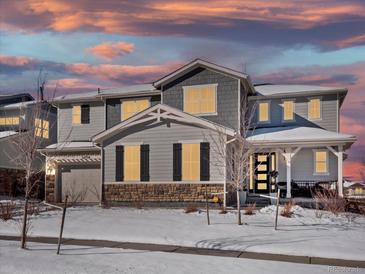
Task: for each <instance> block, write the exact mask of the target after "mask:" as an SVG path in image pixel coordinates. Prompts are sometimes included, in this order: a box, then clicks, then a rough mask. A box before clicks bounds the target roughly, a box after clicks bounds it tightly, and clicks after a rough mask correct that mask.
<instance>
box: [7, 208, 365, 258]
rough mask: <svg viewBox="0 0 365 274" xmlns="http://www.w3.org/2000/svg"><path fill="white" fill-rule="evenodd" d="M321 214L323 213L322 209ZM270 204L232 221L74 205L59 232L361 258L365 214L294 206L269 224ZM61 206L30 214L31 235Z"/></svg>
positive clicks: (50, 223)
mask: <svg viewBox="0 0 365 274" xmlns="http://www.w3.org/2000/svg"><path fill="white" fill-rule="evenodd" d="M322 213H323V212H322ZM274 217H275V212H274V207H273V206H271V207H267V208H264V209H262V210H261V211H260V212H258V213H257V214H256V215H253V216H246V215H243V221H244V222H245V223H246V224H245V225H242V226H238V225H236V214H235V213H234V212H230V213H228V214H219V211H216V210H212V211H211V223H212V224H211V225H210V226H208V225H207V224H206V214H205V212H201V213H198V212H197V213H190V214H186V213H184V210H183V209H135V208H123V207H115V208H110V209H102V208H100V207H97V206H95V207H75V208H70V209H68V211H67V216H66V221H65V229H64V237H69V238H80V239H101V240H114V241H127V242H140V243H157V244H174V245H182V246H197V247H205V248H217V249H227V250H241V251H243V250H246V251H254V252H266V253H277V254H289V255H305V256H312V257H327V258H341V259H351V260H365V217H363V216H359V215H357V217H356V218H355V219H353V220H349V219H348V218H346V217H345V216H339V217H336V216H334V215H332V214H329V213H326V212H324V213H323V215H322V216H321V218H318V217H316V215H315V211H314V210H309V209H303V208H300V207H296V209H295V214H294V216H293V218H290V219H288V218H285V217H281V216H280V217H279V226H278V228H279V229H278V230H277V231H275V230H274V228H273V223H274ZM60 221H61V211H51V212H44V213H41V214H40V215H38V216H34V217H32V222H31V223H32V224H31V225H32V229H31V235H32V236H53V237H57V236H58V233H59V225H60ZM0 234H3V235H19V224H18V222H16V221H14V220H10V221H7V222H4V221H0Z"/></svg>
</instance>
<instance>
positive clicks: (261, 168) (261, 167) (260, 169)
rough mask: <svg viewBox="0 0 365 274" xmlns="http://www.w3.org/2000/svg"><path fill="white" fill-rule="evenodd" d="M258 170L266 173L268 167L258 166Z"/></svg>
mask: <svg viewBox="0 0 365 274" xmlns="http://www.w3.org/2000/svg"><path fill="white" fill-rule="evenodd" d="M257 170H258V171H266V170H267V166H266V165H258V166H257Z"/></svg>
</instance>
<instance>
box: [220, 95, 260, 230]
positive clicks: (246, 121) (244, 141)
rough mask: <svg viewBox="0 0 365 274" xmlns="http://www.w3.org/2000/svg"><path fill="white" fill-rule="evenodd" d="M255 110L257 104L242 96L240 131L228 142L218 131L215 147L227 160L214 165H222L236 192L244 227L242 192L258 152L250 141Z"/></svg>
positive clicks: (238, 208) (228, 182)
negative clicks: (251, 157) (255, 153)
mask: <svg viewBox="0 0 365 274" xmlns="http://www.w3.org/2000/svg"><path fill="white" fill-rule="evenodd" d="M255 108H256V104H255V103H250V102H249V100H248V96H247V95H243V96H241V111H240V117H239V121H240V122H239V130H237V131H236V132H235V135H234V136H233V138H232V139H230V140H227V135H226V134H225V133H224V132H222V130H218V138H216V139H215V140H216V141H215V145H214V146H213V147H214V148H213V149H215V150H216V151H215V152H216V153H215V154H216V155H217V157H219V158H220V159H226V161H225V162H223V163H222V160H218V159H217V160H216V161H214V164H215V165H220V167H221V168H222V170H224V173H225V177H226V178H225V179H226V180H227V184H228V185H229V186H230V187H231V189H232V190H234V191H235V192H236V196H237V216H238V218H237V223H238V225H242V219H241V206H240V205H241V201H240V200H241V199H240V192H241V191H243V190H246V189H247V181H248V179H249V169H250V166H249V165H250V156H251V155H252V154H253V153H254V152H255V151H256V149H255V148H254V147H253V146H252V145H251V143H250V142H249V141H248V137H249V136H250V135H251V134H252V133H253V131H254V127H255V126H254V121H253V118H254V113H255ZM213 139H214V138H213Z"/></svg>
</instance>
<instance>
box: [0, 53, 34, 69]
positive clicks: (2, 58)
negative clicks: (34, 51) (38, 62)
mask: <svg viewBox="0 0 365 274" xmlns="http://www.w3.org/2000/svg"><path fill="white" fill-rule="evenodd" d="M31 62H32V58H29V57H25V56H8V55H0V64H1V65H7V66H11V67H21V66H25V65H28V64H30V63H31Z"/></svg>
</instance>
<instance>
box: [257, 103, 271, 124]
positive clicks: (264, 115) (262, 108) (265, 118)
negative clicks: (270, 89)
mask: <svg viewBox="0 0 365 274" xmlns="http://www.w3.org/2000/svg"><path fill="white" fill-rule="evenodd" d="M269 119H270V103H269V102H262V103H259V122H260V123H265V122H269Z"/></svg>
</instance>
